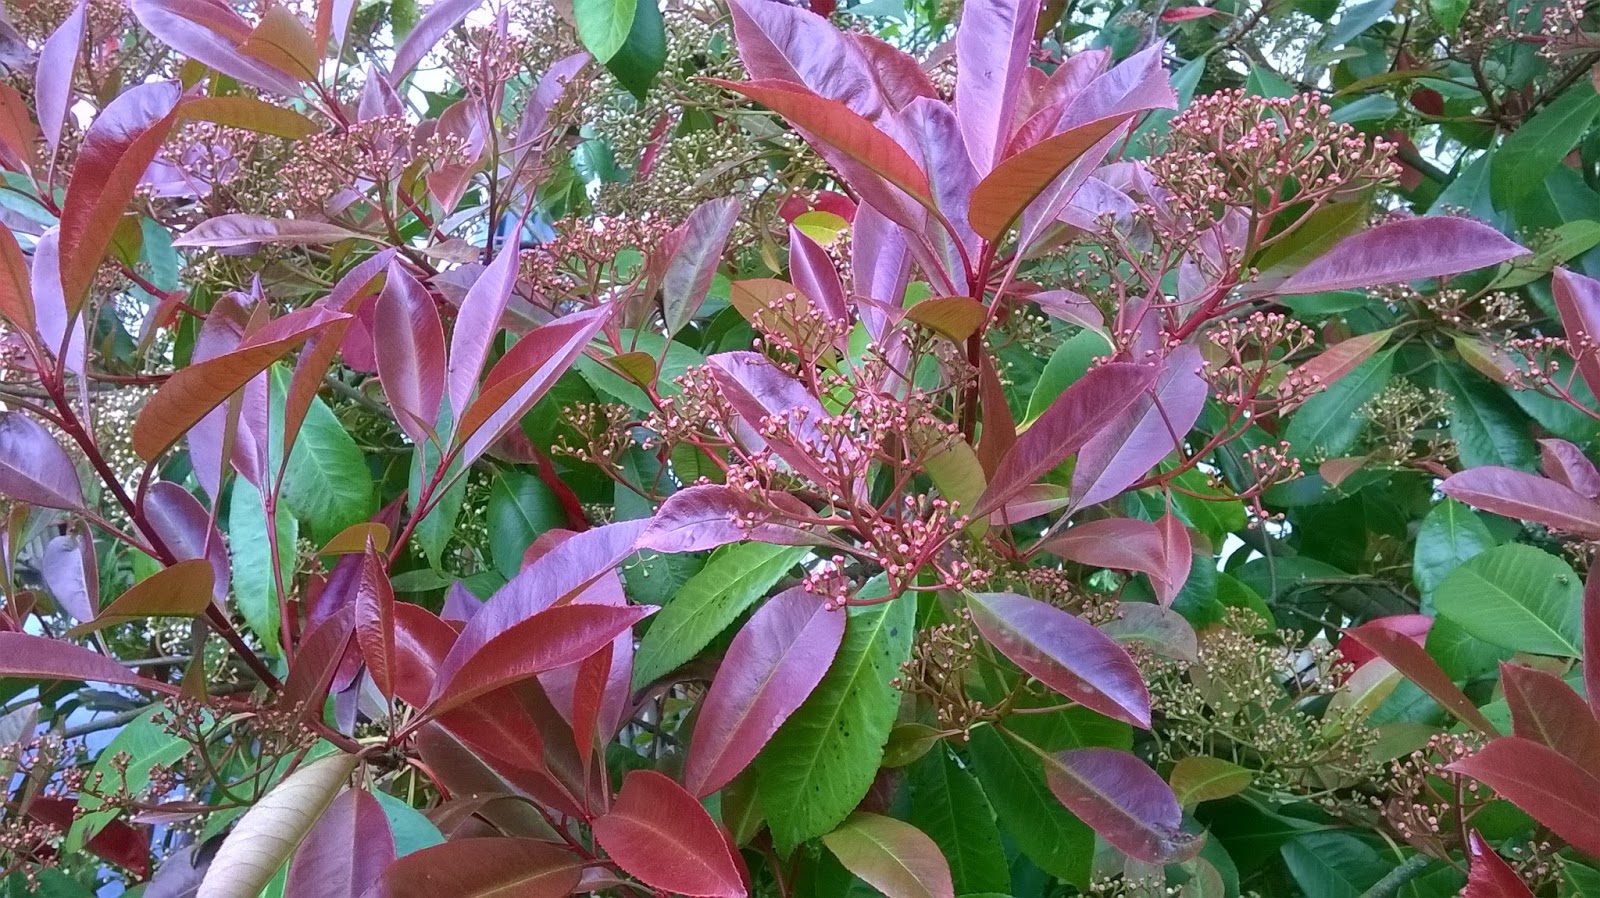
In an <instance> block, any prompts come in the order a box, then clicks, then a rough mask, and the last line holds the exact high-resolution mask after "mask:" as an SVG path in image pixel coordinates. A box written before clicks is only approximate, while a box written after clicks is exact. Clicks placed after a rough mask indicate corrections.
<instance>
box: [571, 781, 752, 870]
mask: <svg viewBox="0 0 1600 898" xmlns="http://www.w3.org/2000/svg"><path fill="white" fill-rule="evenodd" d="M594 839H595V842H596V843H597V844H599V846H600V847H601V848H602V849H604V850H605V852H606V854H608V855H610V856H611V859H612V860H613V861H615V862H616V864H617V866H619V867H621V868H622V869H623V870H625V871H627V872H628V873H629V874H631V875H633V876H636V877H638V878H639V880H640V881H641V882H643V883H644V884H645V885H648V886H650V887H651V888H655V889H660V890H662V891H665V892H670V893H672V894H674V895H687V896H691V898H744V896H745V895H748V894H749V891H748V890H747V889H746V888H745V884H744V878H743V877H742V876H740V874H739V866H738V864H737V863H736V862H735V861H734V859H733V854H732V852H731V851H730V850H729V849H728V843H727V842H726V841H725V840H724V839H723V837H722V834H721V833H720V832H718V830H717V824H716V821H714V820H712V819H711V815H710V814H707V813H706V810H705V808H703V807H701V806H700V803H699V802H698V801H695V799H694V796H692V795H690V794H689V793H688V792H685V791H684V790H683V787H682V786H679V785H678V784H677V783H675V782H673V781H672V780H670V779H668V778H667V777H665V776H662V775H661V774H659V773H657V772H655V771H654V770H635V771H633V772H632V773H629V774H628V778H627V779H625V780H623V781H622V791H621V792H619V793H618V794H617V800H616V802H615V803H613V804H612V806H611V810H610V811H608V812H607V813H606V814H604V815H603V816H601V817H599V818H598V819H596V820H595V821H594Z"/></svg>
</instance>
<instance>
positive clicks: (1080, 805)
mask: <svg viewBox="0 0 1600 898" xmlns="http://www.w3.org/2000/svg"><path fill="white" fill-rule="evenodd" d="M1024 744H1026V745H1027V746H1028V748H1030V749H1032V750H1033V751H1034V752H1035V753H1036V754H1038V755H1039V757H1040V758H1042V759H1043V760H1044V776H1045V782H1046V783H1047V784H1048V785H1049V786H1050V791H1051V793H1052V794H1054V795H1055V797H1056V799H1057V800H1059V801H1060V802H1061V803H1062V804H1063V805H1066V808H1067V810H1069V811H1071V812H1072V813H1074V814H1076V815H1077V816H1078V818H1079V819H1081V820H1083V822H1085V823H1087V824H1089V826H1091V827H1093V828H1094V831H1095V832H1097V833H1099V834H1100V835H1101V836H1102V837H1103V838H1104V839H1105V840H1106V841H1107V842H1110V843H1111V845H1112V846H1113V847H1115V848H1116V849H1117V850H1119V851H1121V852H1122V853H1123V854H1126V855H1127V856H1128V857H1131V858H1133V859H1134V860H1138V861H1144V862H1145V863H1147V864H1176V863H1181V862H1183V861H1186V860H1188V859H1190V858H1192V857H1194V856H1195V855H1196V854H1198V853H1199V851H1200V849H1201V847H1203V846H1204V844H1205V839H1204V837H1201V836H1195V835H1193V834H1191V833H1186V832H1184V831H1183V809H1182V807H1180V806H1179V804H1178V798H1177V796H1176V795H1174V794H1173V793H1172V787H1171V786H1168V785H1167V783H1166V781H1165V780H1163V779H1162V778H1161V776H1160V775H1159V774H1157V773H1156V772H1155V771H1154V770H1152V769H1150V766H1149V765H1148V764H1146V763H1145V762H1143V761H1141V760H1139V759H1138V758H1137V757H1135V756H1134V755H1132V754H1130V753H1128V752H1125V751H1121V750H1119V749H1115V748H1076V749H1072V750H1070V751H1064V752H1061V753H1059V754H1049V753H1047V752H1044V751H1041V750H1040V749H1038V748H1036V747H1034V746H1033V745H1032V744H1031V743H1024Z"/></svg>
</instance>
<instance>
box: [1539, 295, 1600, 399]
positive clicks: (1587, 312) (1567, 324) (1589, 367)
mask: <svg viewBox="0 0 1600 898" xmlns="http://www.w3.org/2000/svg"><path fill="white" fill-rule="evenodd" d="M1550 292H1551V294H1552V295H1553V296H1554V297H1555V301H1556V311H1557V312H1558V313H1560V315H1561V327H1562V328H1563V329H1565V330H1566V332H1567V340H1568V341H1569V342H1570V343H1571V345H1572V346H1574V347H1578V346H1593V345H1595V344H1596V343H1600V281H1596V280H1595V279H1594V278H1589V277H1584V276H1583V275H1581V274H1574V273H1572V272H1571V271H1568V270H1567V269H1565V268H1557V269H1556V270H1555V274H1554V277H1552V278H1551V280H1550ZM1573 355H1574V356H1575V357H1576V360H1577V364H1578V373H1579V374H1580V375H1582V376H1583V380H1584V383H1587V384H1588V385H1589V389H1591V390H1594V391H1596V392H1600V353H1595V352H1594V351H1592V350H1591V351H1588V352H1580V351H1577V350H1576V349H1574V351H1573Z"/></svg>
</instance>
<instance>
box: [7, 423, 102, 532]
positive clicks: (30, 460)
mask: <svg viewBox="0 0 1600 898" xmlns="http://www.w3.org/2000/svg"><path fill="white" fill-rule="evenodd" d="M0 495H4V496H6V497H8V498H10V499H13V500H15V501H17V502H23V503H26V504H28V505H41V506H44V507H45V508H60V509H64V510H67V511H75V510H77V509H81V508H83V507H84V504H83V487H82V486H80V485H79V483H78V471H77V469H76V468H74V467H73V465H72V459H70V458H68V457H67V453H66V450H64V449H62V448H61V444H60V443H57V442H56V440H55V437H53V436H51V435H50V431H48V430H45V429H44V425H42V424H40V423H39V422H37V421H35V420H33V419H32V418H30V417H29V416H27V415H25V414H23V413H22V412H15V411H13V412H6V413H5V414H4V415H0Z"/></svg>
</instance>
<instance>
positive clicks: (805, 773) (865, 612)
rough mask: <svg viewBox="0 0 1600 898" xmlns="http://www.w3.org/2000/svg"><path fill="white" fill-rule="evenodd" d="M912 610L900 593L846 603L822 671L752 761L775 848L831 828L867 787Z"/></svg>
mask: <svg viewBox="0 0 1600 898" xmlns="http://www.w3.org/2000/svg"><path fill="white" fill-rule="evenodd" d="M875 582H877V583H881V582H882V581H881V580H879V581H875ZM881 589H882V587H881V586H880V587H879V589H878V591H879V592H880V594H881ZM863 595H864V596H869V595H871V584H869V587H868V590H863ZM916 610H917V603H916V602H915V601H912V600H908V599H904V598H897V599H894V600H892V601H888V602H880V603H879V604H876V605H852V606H850V608H849V615H850V617H849V622H848V625H847V627H846V629H845V635H844V644H843V645H842V646H840V647H839V654H838V655H837V656H836V657H835V658H834V660H833V665H832V666H831V667H829V668H828V673H827V675H826V676H824V677H823V678H822V682H821V683H820V684H818V686H817V688H816V690H815V691H814V692H812V693H811V696H810V698H807V699H806V701H805V704H803V705H801V706H800V708H799V709H798V710H796V711H795V712H794V714H793V715H791V716H790V717H789V719H788V720H787V721H786V722H785V723H784V724H783V726H782V728H780V729H779V730H778V732H777V734H776V735H774V736H773V737H772V741H771V742H769V743H767V746H766V747H765V748H764V749H762V751H761V754H760V756H759V757H758V758H757V759H756V765H757V771H758V773H757V777H758V785H757V787H756V788H757V791H758V797H759V800H760V802H761V808H762V810H763V811H764V812H765V813H766V816H767V826H768V827H769V828H770V829H771V830H772V839H773V842H774V843H775V844H776V846H777V849H778V851H779V853H780V854H783V855H788V854H789V853H790V852H792V851H793V850H794V847H795V846H796V845H798V844H800V843H801V842H804V841H805V840H807V839H810V838H813V837H816V836H820V835H822V834H823V833H825V832H828V831H830V830H832V829H833V828H834V827H835V826H838V825H839V822H840V821H842V820H844V818H845V817H847V816H849V814H850V812H851V811H853V810H855V808H856V805H858V804H860V803H861V799H862V797H863V796H865V795H866V794H867V790H868V789H870V788H871V787H872V781H873V779H874V778H875V777H876V776H877V774H878V765H879V762H880V761H882V759H883V747H884V745H885V744H886V743H887V742H888V741H889V730H890V728H891V727H892V726H893V725H894V718H895V713H896V712H897V711H898V710H899V708H900V693H899V691H898V690H896V689H895V688H894V687H893V686H891V685H890V682H891V681H892V680H893V679H894V678H895V677H897V676H899V675H900V665H902V664H904V663H905V662H906V660H907V659H909V658H910V657H911V637H912V634H913V632H914V631H915V629H916Z"/></svg>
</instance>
